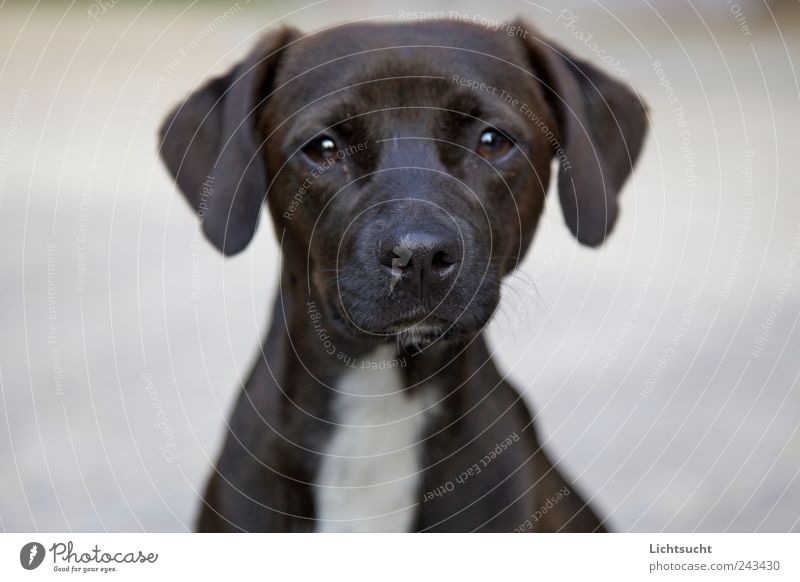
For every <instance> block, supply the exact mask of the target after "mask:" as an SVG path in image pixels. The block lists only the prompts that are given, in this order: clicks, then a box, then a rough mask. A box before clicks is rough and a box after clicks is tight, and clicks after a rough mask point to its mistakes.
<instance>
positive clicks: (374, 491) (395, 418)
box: [314, 347, 436, 532]
mask: <svg viewBox="0 0 800 582" xmlns="http://www.w3.org/2000/svg"><path fill="white" fill-rule="evenodd" d="M394 357H395V356H394V351H393V350H392V349H390V348H388V347H387V348H380V349H378V350H376V351H375V352H374V353H372V354H371V355H370V356H369V357H368V358H367V359H365V360H364V362H366V363H367V364H372V363H374V364H376V365H377V367H378V368H381V367H382V366H381V362H383V363H384V364H385V365H384V366H383V369H377V370H376V369H361V368H359V369H353V370H349V371H348V372H347V373H346V374H345V375H344V376H343V377H342V378H341V380H340V381H339V383H338V384H337V386H336V389H337V390H338V393H337V394H336V395H335V397H334V401H333V406H334V418H335V422H336V425H335V426H334V427H333V430H332V432H331V435H330V437H329V440H328V442H327V443H326V446H325V447H324V449H323V452H324V454H325V456H324V457H323V461H322V463H321V465H320V468H319V470H318V472H317V478H316V484H315V485H316V486H315V487H314V496H315V507H316V517H317V520H318V521H317V526H316V529H317V531H322V532H398V531H400V532H402V531H410V530H411V528H412V527H413V524H414V518H415V516H416V513H417V508H418V505H419V502H420V496H421V492H420V482H421V477H422V475H421V469H422V462H421V461H422V450H423V447H424V443H423V442H422V440H423V438H424V434H425V426H426V424H427V419H428V418H429V417H430V415H431V413H432V410H433V408H434V406H435V404H434V403H435V402H436V394H435V390H434V389H433V387H431V386H424V387H419V388H418V389H416V390H414V391H409V390H407V389H406V388H405V386H404V385H403V382H402V375H401V373H400V371H399V370H398V368H397V367H393V366H392V365H391V364H392V363H394V364H395V365H396V364H397V362H396V360H394ZM387 364H388V366H387Z"/></svg>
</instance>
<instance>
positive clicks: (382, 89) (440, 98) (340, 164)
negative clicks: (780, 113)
mask: <svg viewBox="0 0 800 582" xmlns="http://www.w3.org/2000/svg"><path fill="white" fill-rule="evenodd" d="M519 26H520V28H519V29H516V30H521V31H525V34H515V35H509V34H507V33H506V32H504V31H503V30H494V31H493V30H489V29H486V28H482V27H479V26H474V25H470V24H465V23H460V22H459V23H456V22H424V23H414V24H382V25H376V24H357V25H346V26H341V27H337V28H332V29H330V30H326V31H324V32H320V33H317V34H310V35H307V36H302V35H301V34H299V33H298V32H297V31H295V30H291V29H281V30H278V31H276V32H273V33H272V34H269V35H268V36H266V37H265V38H264V39H263V40H262V42H261V43H260V44H259V46H258V47H257V48H256V49H255V50H254V51H253V53H252V54H251V55H250V56H249V57H248V58H247V59H246V60H245V61H244V62H242V63H241V64H240V65H238V66H237V67H235V68H234V69H233V70H232V71H231V72H230V73H229V74H228V75H226V76H224V77H220V78H217V79H214V80H212V81H210V82H208V83H207V84H206V85H204V86H203V87H201V88H200V89H199V90H197V91H196V92H195V93H194V94H192V95H191V96H190V97H189V98H188V99H187V100H186V101H185V102H184V103H182V104H181V105H180V106H179V107H177V109H176V110H175V111H174V112H173V113H172V114H171V115H170V117H169V118H168V119H167V121H166V122H165V123H164V126H163V128H162V134H161V137H162V143H161V154H162V156H163V158H164V160H165V161H166V164H167V167H168V168H169V170H170V172H171V173H172V174H173V176H174V177H175V179H176V181H177V184H178V186H179V187H180V189H181V191H182V192H183V193H184V194H185V196H186V197H187V199H188V200H189V202H190V203H191V204H192V205H193V206H194V208H195V209H196V210H197V211H198V213H199V214H200V215H201V218H202V220H203V229H204V231H205V233H206V235H207V237H208V238H209V240H210V241H211V242H212V243H214V244H215V245H216V246H217V247H218V248H219V249H220V250H222V252H224V253H226V254H233V253H236V252H238V251H240V250H242V249H243V248H244V247H245V246H246V245H247V244H248V242H249V241H250V239H251V238H252V236H253V233H254V231H255V228H256V224H257V220H258V216H259V212H260V208H261V205H262V204H263V203H264V201H265V200H266V203H267V205H268V207H269V210H270V212H271V215H272V219H273V221H274V224H275V228H276V231H277V234H278V237H279V239H280V243H281V248H282V252H283V259H284V260H283V264H282V267H281V282H280V293H279V296H278V298H277V299H276V302H275V308H274V316H273V321H272V326H271V328H270V330H269V332H268V334H267V338H266V342H265V348H264V351H263V357H260V358H259V359H258V361H257V362H256V364H255V367H254V368H253V370H252V372H251V375H250V378H249V380H248V381H247V383H246V385H245V386H244V389H243V392H242V395H241V397H240V399H239V403H238V404H237V406H236V409H235V411H234V413H233V417H232V419H231V421H230V432H229V435H228V438H227V440H226V443H225V446H224V449H223V451H222V454H221V456H220V459H219V463H218V465H217V467H216V470H215V471H214V473H213V475H212V476H211V479H210V481H209V485H208V488H207V491H206V495H205V500H204V506H203V510H202V513H201V517H200V520H199V529H201V530H204V531H210V530H233V531H238V530H246V531H310V530H316V531H525V530H536V531H602V530H603V525H602V521H601V520H600V519H598V518H597V517H596V516H595V514H594V513H593V512H592V510H591V509H590V508H589V507H588V506H587V505H586V504H585V502H584V500H583V499H581V497H580V496H579V494H578V493H577V492H575V491H574V489H573V488H572V487H571V485H569V484H568V481H566V480H565V479H564V477H562V476H561V474H560V473H559V472H558V471H557V470H556V468H554V467H553V466H552V465H551V463H550V462H549V460H548V459H547V456H546V455H545V453H544V451H543V450H542V449H541V448H540V446H539V444H538V440H537V437H536V434H535V430H534V426H533V424H532V423H533V421H532V417H531V414H530V412H529V411H528V409H527V407H526V406H525V404H524V403H523V402H522V400H521V398H520V396H519V394H518V393H517V392H516V391H515V390H514V389H513V388H511V387H510V386H509V385H508V384H507V383H506V382H505V380H504V378H503V376H502V375H501V374H499V373H498V371H497V370H496V369H495V367H494V365H493V363H492V361H491V357H490V354H489V351H488V349H487V347H486V344H485V340H484V338H483V335H482V330H483V328H484V326H485V325H486V323H487V322H488V321H489V319H490V318H491V316H492V314H493V312H494V310H495V308H496V307H497V305H498V302H499V299H500V282H501V280H502V278H503V276H505V275H506V274H508V273H509V272H510V271H512V270H513V269H514V268H515V267H516V265H517V264H518V263H519V261H520V260H521V258H522V257H523V255H524V253H525V251H526V249H527V247H528V245H529V244H530V242H531V239H532V237H533V235H534V232H535V231H536V225H537V222H538V219H539V216H540V214H541V212H542V208H543V205H544V199H545V192H546V191H547V186H548V184H549V181H550V164H551V161H552V160H553V159H554V158H556V159H557V160H558V161H559V163H560V166H559V176H558V191H559V199H560V202H561V207H562V210H563V214H564V218H565V220H566V224H567V226H568V227H569V229H570V230H571V231H572V232H573V233H574V235H575V236H576V237H577V239H578V240H579V241H580V242H582V243H584V244H588V245H598V244H600V243H602V242H603V241H604V240H605V238H606V236H607V234H608V233H609V231H610V230H611V228H612V226H613V224H614V221H615V218H616V216H617V195H618V193H619V190H620V188H621V187H622V185H623V183H624V181H625V179H626V178H627V176H628V175H629V174H630V172H631V169H632V167H633V165H634V163H635V161H636V159H637V157H638V155H639V151H640V149H641V146H642V142H643V138H644V134H645V129H646V114H645V108H644V106H643V105H642V103H641V102H640V101H639V99H638V98H637V97H636V95H635V94H634V93H633V92H632V91H630V90H629V89H628V88H627V87H625V86H624V85H622V84H621V83H619V82H618V81H615V80H613V79H612V78H610V77H609V76H608V75H606V74H605V73H603V72H601V71H599V70H598V69H596V68H595V67H593V66H592V65H589V64H587V63H585V62H582V61H579V60H576V59H574V58H572V57H571V56H570V55H568V54H567V53H565V52H564V51H562V50H560V49H558V48H557V47H555V46H553V45H552V44H550V43H548V42H547V41H546V40H544V39H542V38H541V37H539V36H538V35H537V34H536V33H535V32H534V31H533V30H531V29H530V28H527V27H525V26H524V25H519ZM543 508H546V511H543Z"/></svg>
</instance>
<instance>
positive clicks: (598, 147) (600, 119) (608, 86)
mask: <svg viewBox="0 0 800 582" xmlns="http://www.w3.org/2000/svg"><path fill="white" fill-rule="evenodd" d="M516 24H517V26H519V27H520V28H519V30H525V31H528V34H526V35H525V38H524V41H523V42H524V43H525V47H526V50H527V53H528V58H529V63H530V66H531V68H532V71H533V74H534V76H535V77H536V79H537V80H538V82H539V83H540V84H541V86H542V91H543V93H544V97H545V99H546V100H547V103H548V104H549V105H550V107H551V109H552V112H553V117H554V119H555V121H556V124H557V126H558V127H557V128H555V129H553V135H555V137H556V139H557V140H558V142H555V140H553V141H552V142H551V143H552V144H553V149H554V155H555V156H556V157H558V158H559V162H560V169H559V174H558V196H559V200H560V201H561V210H562V212H563V213H564V219H565V220H566V223H567V226H569V229H570V230H571V231H572V234H574V235H575V237H576V238H577V239H578V241H580V242H581V243H583V244H585V245H589V246H596V245H599V244H601V243H602V242H603V241H604V240H605V238H606V236H607V235H608V234H609V233H610V232H611V229H612V228H613V226H614V221H615V220H616V217H617V195H618V194H619V191H620V189H621V188H622V185H623V184H624V183H625V180H626V179H627V177H628V175H629V174H630V173H631V171H632V169H633V166H634V164H635V163H636V160H637V158H638V157H639V152H640V151H641V149H642V143H643V142H644V136H645V133H646V130H647V110H646V107H645V105H644V104H643V103H642V101H641V100H640V99H639V97H638V96H637V95H636V94H635V93H634V92H633V91H631V90H630V89H629V88H628V87H627V86H626V85H624V84H623V83H621V82H619V81H617V80H615V79H613V78H611V77H610V76H609V75H607V74H606V73H604V72H602V71H600V70H599V69H597V68H595V67H594V66H593V65H590V64H589V63H587V62H584V61H581V60H579V59H576V58H574V57H573V56H571V55H570V54H569V53H568V52H566V51H564V50H562V49H561V48H559V47H558V46H556V45H553V44H552V43H551V42H549V41H547V40H546V39H543V38H541V37H539V36H538V34H535V33H533V29H531V28H530V27H528V26H527V25H525V24H524V23H521V22H517V23H516ZM544 129H547V128H544ZM544 133H546V132H544Z"/></svg>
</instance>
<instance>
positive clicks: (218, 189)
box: [160, 28, 297, 255]
mask: <svg viewBox="0 0 800 582" xmlns="http://www.w3.org/2000/svg"><path fill="white" fill-rule="evenodd" d="M296 37H297V33H296V31H294V30H292V29H289V28H283V29H280V30H278V31H275V32H273V33H270V34H268V35H267V36H266V37H264V38H263V39H262V40H261V42H260V43H259V44H258V46H257V47H256V48H255V50H253V52H251V53H250V55H249V56H248V57H247V58H246V59H245V60H244V61H242V62H241V63H240V64H239V65H237V66H236V67H234V68H233V70H232V71H231V72H230V73H228V74H227V75H223V76H222V77H218V78H216V79H212V80H210V81H208V82H207V83H206V84H205V85H203V86H202V87H200V88H199V89H198V90H196V91H195V92H194V93H192V94H191V95H190V96H189V97H188V98H187V99H186V100H185V101H184V102H183V103H181V104H180V105H178V107H176V108H175V109H174V110H173V111H172V112H171V113H170V114H169V115H168V116H167V119H166V120H165V121H164V123H163V125H162V126H161V130H160V136H161V147H160V153H161V157H162V159H163V160H164V163H165V164H166V166H167V168H168V169H169V171H170V173H171V174H172V176H173V177H174V178H175V181H176V183H177V184H178V187H179V188H180V190H181V192H183V194H184V196H186V199H187V200H188V201H189V203H190V204H191V205H192V207H193V208H194V209H195V211H196V212H197V214H198V215H199V216H200V218H201V219H202V221H203V232H204V233H205V235H206V237H207V238H208V239H209V240H210V241H211V242H212V243H214V245H215V246H216V247H217V248H218V249H219V250H221V251H222V252H223V253H224V254H226V255H232V254H235V253H238V252H239V251H241V250H242V249H244V248H245V247H246V246H247V244H248V243H249V242H250V239H252V238H253V234H254V233H255V230H256V225H257V223H258V216H259V212H260V211H261V204H262V203H263V202H264V197H265V195H266V189H267V176H266V171H265V167H264V163H263V153H262V152H261V151H260V150H261V146H262V144H261V139H259V138H258V134H257V130H256V124H257V122H258V120H259V118H260V112H261V111H262V108H263V106H264V101H265V100H266V98H267V96H268V95H269V93H270V91H271V90H272V77H273V75H274V72H275V68H276V66H277V64H278V61H279V58H280V53H281V50H282V49H283V47H285V46H286V45H287V44H288V43H289V42H291V40H292V39H294V38H296Z"/></svg>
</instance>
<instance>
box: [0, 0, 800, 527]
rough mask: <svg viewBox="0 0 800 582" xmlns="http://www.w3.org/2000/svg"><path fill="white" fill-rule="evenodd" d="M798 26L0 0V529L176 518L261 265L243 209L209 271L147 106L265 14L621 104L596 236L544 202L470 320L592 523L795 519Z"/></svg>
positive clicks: (499, 12)
mask: <svg viewBox="0 0 800 582" xmlns="http://www.w3.org/2000/svg"><path fill="white" fill-rule="evenodd" d="M799 8H800V6H798V3H797V2H796V1H786V2H771V3H764V2H761V1H756V0H753V1H750V0H736V1H731V2H728V1H726V0H703V1H699V2H698V1H688V0H686V1H684V0H676V1H672V0H671V1H666V0H658V1H657V0H641V2H627V1H626V2H623V1H622V0H614V1H611V2H605V1H597V2H591V1H579V2H571V1H570V0H564V1H563V2H550V1H545V0H542V1H541V2H538V3H534V2H528V1H523V0H497V1H495V2H491V3H486V2H480V1H463V2H447V1H444V0H424V1H419V2H405V1H395V2H390V1H381V2H371V3H366V2H352V1H347V2H346V1H342V0H327V1H326V0H322V1H319V2H315V3H313V4H307V5H305V4H303V3H292V2H288V1H287V2H272V3H267V2H247V1H246V0H240V1H239V2H238V3H229V2H219V1H215V2H211V1H205V2H202V1H201V2H194V3H191V2H185V1H183V2H181V1H166V2H150V3H146V4H145V3H143V2H133V1H128V0H117V1H116V2H112V1H106V2H105V3H103V2H101V1H98V2H88V1H75V2H36V3H33V2H9V1H6V2H2V3H0V237H2V238H1V239H0V240H2V245H3V252H2V253H0V299H1V301H2V302H1V303H0V305H2V308H1V309H0V467H2V468H1V469H0V530H5V531H24V530H48V531H65V530H73V531H87V530H88V531H96V530H99V531H103V530H109V531H140V530H146V531H183V530H186V529H189V528H191V523H192V520H193V516H194V512H195V509H196V507H197V505H198V503H199V501H198V496H197V495H198V493H197V492H198V489H199V488H201V487H202V483H203V481H204V478H205V476H206V474H207V473H208V472H209V470H210V468H211V462H212V460H213V459H214V457H215V456H216V454H217V451H218V449H219V446H220V439H221V436H222V431H223V427H224V422H225V418H226V416H227V413H228V411H229V410H230V408H231V405H232V402H233V398H234V397H235V395H236V393H237V390H238V386H239V383H240V381H241V377H242V375H244V374H246V373H247V371H248V368H249V366H250V364H251V362H252V360H253V358H254V356H255V354H256V351H257V350H258V344H259V339H260V336H261V334H262V333H263V331H264V330H265V329H266V325H267V321H268V315H267V310H268V306H269V304H270V301H271V298H272V292H273V289H274V286H275V276H276V273H277V267H278V257H277V254H276V243H275V242H274V235H273V232H272V230H271V225H270V224H269V221H268V220H262V221H261V227H260V230H259V232H258V234H257V238H256V240H255V241H254V243H253V244H252V245H251V246H250V247H249V248H248V250H247V251H246V252H244V253H242V254H241V255H238V256H236V257H234V258H232V259H227V260H223V258H222V257H221V256H220V255H219V254H218V253H217V252H216V251H215V250H214V249H213V248H211V246H210V245H208V244H206V243H205V241H204V240H202V239H201V238H199V236H198V234H197V228H196V224H195V217H194V215H193V213H192V212H190V210H189V208H188V207H187V206H186V204H185V203H184V202H183V200H182V199H181V198H180V197H179V196H178V195H177V194H176V192H175V190H174V188H173V186H172V184H171V183H170V180H169V179H168V177H167V174H166V173H165V171H164V169H163V167H162V165H161V163H160V162H159V160H158V159H157V157H156V154H155V151H156V146H157V141H156V128H157V126H158V124H159V122H160V120H161V119H162V117H163V116H164V114H165V112H166V111H167V109H168V108H170V107H171V106H172V105H173V104H175V103H176V102H177V101H178V100H179V99H181V98H183V97H184V96H185V95H186V94H187V92H189V91H190V90H191V89H192V88H194V87H195V86H196V85H197V84H198V83H200V82H201V80H203V79H204V78H206V77H207V76H209V75H211V74H217V73H220V72H223V71H224V70H226V69H227V68H228V67H229V66H230V64H231V63H233V62H235V61H236V60H237V59H238V58H241V56H243V55H244V54H245V53H246V52H247V51H248V49H249V47H250V46H252V44H253V43H254V41H255V39H256V38H257V37H258V35H259V34H261V32H262V31H263V30H266V29H269V28H270V27H271V26H274V25H275V24H276V23H278V22H283V21H286V22H291V23H294V24H296V25H298V26H300V27H301V28H303V29H305V30H313V29H316V28H319V27H322V26H329V25H332V24H335V23H339V22H342V21H346V20H351V19H374V20H392V19H398V18H404V15H406V14H407V13H408V12H413V11H419V10H421V11H433V10H446V11H449V10H453V11H456V12H458V14H460V15H461V16H462V17H468V18H473V17H476V16H477V17H478V18H486V19H511V18H513V17H516V16H523V17H524V18H526V19H527V20H528V21H529V22H530V23H533V24H534V25H535V26H536V27H538V29H539V30H540V31H543V32H544V33H546V34H547V35H549V36H550V37H552V38H553V39H555V40H557V41H558V42H559V43H561V44H562V45H563V46H564V47H566V48H568V49H569V50H571V51H572V52H574V53H576V54H579V55H581V56H583V57H585V58H587V59H590V60H593V61H594V62H596V63H598V64H601V66H604V67H605V68H606V70H610V67H609V66H608V65H602V63H601V62H600V57H602V56H606V57H611V58H613V60H614V61H615V62H616V63H617V66H616V67H615V69H616V74H619V75H620V77H621V78H623V80H624V81H626V82H629V83H630V84H631V85H632V86H634V87H635V88H636V89H637V90H638V91H639V92H640V93H641V94H642V95H643V96H644V97H645V99H646V100H647V101H648V102H649V104H650V113H651V122H652V131H651V134H650V136H649V140H648V143H647V146H646V150H645V152H644V155H643V157H642V159H641V163H640V164H639V167H638V171H637V172H636V174H635V176H634V177H633V179H632V180H631V181H630V182H629V183H628V185H627V187H626V189H625V191H624V193H623V195H622V205H623V208H622V215H621V219H620V221H619V223H618V227H617V229H616V231H615V233H614V235H613V236H612V237H611V239H610V240H609V241H608V243H607V244H606V245H605V247H604V248H602V249H600V250H590V249H586V248H581V247H579V246H577V244H576V242H575V241H574V240H573V239H571V238H570V236H569V234H568V231H567V229H566V227H565V226H564V225H563V221H562V218H561V216H560V210H559V209H558V206H557V204H555V203H554V202H556V200H555V199H554V198H553V197H552V196H551V198H550V201H549V206H548V209H547V214H546V216H545V218H544V220H543V222H542V225H541V228H540V231H539V233H538V235H537V239H536V241H535V244H534V247H533V252H531V253H530V255H529V256H528V258H527V260H526V262H525V263H524V265H523V267H522V273H521V274H520V276H519V277H515V278H513V279H512V280H510V282H509V286H510V287H511V289H512V291H510V292H509V293H507V294H506V296H505V299H504V304H503V308H502V311H501V313H499V314H498V316H497V317H496V319H495V322H494V324H493V326H492V329H491V338H492V344H493V346H495V347H496V348H497V353H496V356H497V358H498V359H499V364H500V366H501V367H502V368H503V369H504V370H506V371H507V372H508V374H509V376H510V378H511V380H512V381H513V382H514V383H515V384H516V385H517V386H518V387H519V388H520V390H523V391H524V394H525V397H526V399H527V400H528V402H529V403H530V404H531V405H532V406H533V407H535V409H536V410H537V413H538V415H539V426H540V430H541V431H542V434H543V436H544V438H545V440H546V441H547V445H548V447H549V448H550V451H551V453H552V454H553V456H554V457H555V458H556V459H558V461H559V462H560V463H561V464H562V467H563V468H564V471H565V472H566V473H567V474H568V475H570V476H571V477H572V478H574V479H575V480H576V481H577V482H578V483H579V485H580V486H581V487H582V489H583V490H584V491H586V492H590V496H591V497H593V498H594V501H595V503H596V504H597V505H598V508H599V509H600V511H601V512H603V513H605V514H608V515H610V516H611V517H610V520H611V525H612V527H614V528H615V529H618V530H623V531H628V530H632V531H662V530H664V531H694V530H697V531H790V530H794V531H800V479H799V478H798V472H799V471H800V435H798V427H800V387H799V386H798V374H800V333H798V329H797V324H798V317H800V280H798V279H800V200H799V199H798V186H799V185H800V173H798V163H799V162H798V157H799V156H800V139H799V138H798V135H800V85H799V84H798V68H797V62H798V61H800V34H799V33H800V18H798V16H800V9H799ZM576 16H577V17H578V18H577V19H575V17H576ZM589 35H591V36H589ZM611 72H612V73H613V72H614V71H613V70H611ZM531 281H532V282H533V287H532V286H531ZM532 289H535V291H533V292H532V291H531V290H532Z"/></svg>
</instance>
